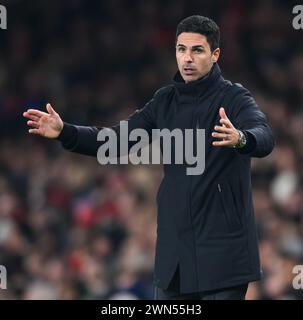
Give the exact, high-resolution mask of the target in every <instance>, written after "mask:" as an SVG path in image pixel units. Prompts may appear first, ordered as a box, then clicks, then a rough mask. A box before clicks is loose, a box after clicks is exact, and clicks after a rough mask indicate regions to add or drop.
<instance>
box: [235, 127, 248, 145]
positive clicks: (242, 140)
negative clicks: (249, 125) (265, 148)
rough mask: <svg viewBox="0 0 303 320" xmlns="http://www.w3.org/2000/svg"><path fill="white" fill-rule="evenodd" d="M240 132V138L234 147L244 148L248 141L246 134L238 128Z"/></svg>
mask: <svg viewBox="0 0 303 320" xmlns="http://www.w3.org/2000/svg"><path fill="white" fill-rule="evenodd" d="M238 132H239V140H238V143H237V144H236V145H235V146H234V148H243V147H245V145H246V143H247V140H246V136H245V134H244V133H243V132H242V131H241V130H238Z"/></svg>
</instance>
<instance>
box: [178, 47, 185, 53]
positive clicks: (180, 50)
mask: <svg viewBox="0 0 303 320" xmlns="http://www.w3.org/2000/svg"><path fill="white" fill-rule="evenodd" d="M177 50H178V52H184V51H185V48H183V47H178V48H177Z"/></svg>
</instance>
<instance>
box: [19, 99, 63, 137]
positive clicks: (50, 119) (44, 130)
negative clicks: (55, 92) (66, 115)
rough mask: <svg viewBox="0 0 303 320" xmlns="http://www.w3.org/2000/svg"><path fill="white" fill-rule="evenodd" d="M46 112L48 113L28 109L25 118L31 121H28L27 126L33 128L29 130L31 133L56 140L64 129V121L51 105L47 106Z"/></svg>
mask: <svg viewBox="0 0 303 320" xmlns="http://www.w3.org/2000/svg"><path fill="white" fill-rule="evenodd" d="M46 110H47V112H48V113H46V112H42V111H40V110H36V109H28V110H27V111H26V112H24V113H23V116H24V117H25V118H28V119H30V120H29V121H27V124H28V125H29V126H31V127H32V128H31V129H29V130H28V132H29V133H31V134H37V135H40V136H42V137H45V138H52V139H55V138H57V137H58V136H59V134H60V132H61V131H62V129H63V121H62V120H61V118H60V116H59V114H58V113H57V112H56V111H55V110H54V109H53V108H52V106H51V105H50V104H49V103H48V104H47V105H46Z"/></svg>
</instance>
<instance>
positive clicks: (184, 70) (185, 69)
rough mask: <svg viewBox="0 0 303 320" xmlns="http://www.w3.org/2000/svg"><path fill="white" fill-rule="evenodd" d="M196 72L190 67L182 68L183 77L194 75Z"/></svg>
mask: <svg viewBox="0 0 303 320" xmlns="http://www.w3.org/2000/svg"><path fill="white" fill-rule="evenodd" d="M195 71H196V69H195V68H192V67H183V72H184V74H185V75H192V74H194V73H195Z"/></svg>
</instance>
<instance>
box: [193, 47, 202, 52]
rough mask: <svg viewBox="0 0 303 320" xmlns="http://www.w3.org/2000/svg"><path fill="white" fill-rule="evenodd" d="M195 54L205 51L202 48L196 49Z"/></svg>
mask: <svg viewBox="0 0 303 320" xmlns="http://www.w3.org/2000/svg"><path fill="white" fill-rule="evenodd" d="M194 52H196V53H202V52H203V49H201V48H195V49H194Z"/></svg>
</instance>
